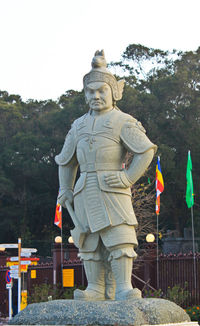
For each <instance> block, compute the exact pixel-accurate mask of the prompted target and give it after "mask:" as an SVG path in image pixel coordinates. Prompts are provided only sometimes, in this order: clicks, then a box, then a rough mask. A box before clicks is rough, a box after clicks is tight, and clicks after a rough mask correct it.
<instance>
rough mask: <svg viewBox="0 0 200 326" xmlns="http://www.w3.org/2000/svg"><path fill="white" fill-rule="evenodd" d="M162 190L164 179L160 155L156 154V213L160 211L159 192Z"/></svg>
mask: <svg viewBox="0 0 200 326" xmlns="http://www.w3.org/2000/svg"><path fill="white" fill-rule="evenodd" d="M163 190H164V181H163V176H162V172H161V166H160V157H159V156H158V161H157V165H156V214H157V215H158V214H159V212H160V194H161V193H162V192H163Z"/></svg>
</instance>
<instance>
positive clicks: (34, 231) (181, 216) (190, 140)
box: [0, 44, 200, 245]
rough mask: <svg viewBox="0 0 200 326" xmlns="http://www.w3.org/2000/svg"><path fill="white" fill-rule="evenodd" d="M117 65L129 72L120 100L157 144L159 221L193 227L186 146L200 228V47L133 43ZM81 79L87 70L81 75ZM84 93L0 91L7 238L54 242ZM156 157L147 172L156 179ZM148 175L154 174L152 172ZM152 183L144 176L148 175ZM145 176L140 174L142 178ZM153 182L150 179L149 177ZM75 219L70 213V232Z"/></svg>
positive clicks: (0, 184)
mask: <svg viewBox="0 0 200 326" xmlns="http://www.w3.org/2000/svg"><path fill="white" fill-rule="evenodd" d="M110 66H111V70H113V71H114V72H115V73H116V74H118V75H120V78H121V77H122V76H123V78H125V79H126V86H125V89H124V95H123V99H122V100H121V101H120V102H119V103H118V106H119V108H120V109H121V110H123V111H124V112H127V113H129V114H131V115H133V116H134V117H135V118H137V119H138V120H140V121H141V122H142V124H143V126H144V127H145V129H146V130H147V134H148V136H149V138H150V139H151V140H152V141H153V142H154V143H156V144H157V145H158V155H160V157H161V167H162V172H163V177H164V182H165V191H164V193H163V194H162V195H161V214H160V222H161V224H162V227H164V228H165V229H177V230H178V231H179V232H180V233H181V232H182V231H183V228H184V227H188V226H190V220H191V219H190V211H189V210H188V209H187V206H186V204H185V189H186V178H185V174H186V164H187V151H188V150H189V149H190V151H191V156H192V162H193V181H194V192H195V207H194V217H195V229H196V232H198V231H199V230H200V222H199V221H200V219H199V217H200V210H199V204H200V199H199V198H200V197H199V196H200V164H199V162H200V148H199V139H200V48H199V49H198V50H197V51H194V52H192V51H191V52H177V51H173V52H172V53H170V52H165V51H161V50H157V49H150V48H146V47H144V46H141V45H135V44H132V45H129V46H128V47H127V48H126V50H125V52H124V53H123V55H122V59H121V61H120V62H115V63H111V64H110ZM80 78H81V77H80ZM87 109H88V108H87V106H86V104H85V100H84V94H83V92H76V91H73V90H69V91H67V92H66V93H65V94H64V95H62V96H61V97H60V98H59V99H58V100H57V101H52V100H47V101H34V100H29V101H27V102H23V101H22V99H21V98H20V96H18V95H9V94H8V93H7V92H5V91H1V92H0V151H1V155H0V242H1V243H3V242H15V241H16V239H17V237H18V236H21V237H22V239H23V241H24V243H25V244H26V245H31V244H32V243H36V241H47V242H48V241H52V240H53V238H54V236H55V235H57V234H58V233H59V229H58V228H57V227H55V226H54V225H53V220H54V212H55V205H56V197H57V192H58V177H57V166H56V164H55V162H54V157H55V155H56V154H57V153H59V151H60V149H61V147H62V144H63V141H64V137H65V135H66V133H67V132H68V130H69V128H70V125H71V123H72V122H73V120H74V119H76V118H78V117H79V116H81V115H82V114H84V113H85V112H86V111H87ZM155 165H156V158H154V161H153V163H152V165H151V167H150V169H149V170H148V172H147V176H148V177H149V178H150V179H151V181H153V180H154V178H155ZM146 179H147V178H146ZM143 181H144V182H145V178H144V180H143ZM140 182H141V181H140ZM146 182H147V180H146ZM71 226H72V224H71V222H70V219H69V217H68V215H67V213H66V212H64V222H63V227H64V229H63V232H64V234H66V235H68V234H69V228H70V227H71Z"/></svg>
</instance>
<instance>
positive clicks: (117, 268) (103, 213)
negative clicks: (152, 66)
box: [55, 50, 156, 301]
mask: <svg viewBox="0 0 200 326" xmlns="http://www.w3.org/2000/svg"><path fill="white" fill-rule="evenodd" d="M83 83H84V91H85V98H86V102H87V104H88V105H89V111H88V113H86V114H84V115H83V116H82V117H80V118H79V119H77V120H75V121H74V123H73V124H72V127H71V130H70V131H69V133H68V134H67V136H66V139H65V143H64V146H63V149H62V151H61V153H60V154H59V155H57V156H56V158H55V160H56V163H57V164H58V165H59V182H60V192H59V195H58V201H59V203H60V204H61V205H62V206H63V207H67V209H68V211H69V213H70V215H71V217H72V219H73V222H74V224H75V228H74V230H72V232H71V233H72V237H73V239H74V243H75V245H76V246H77V247H78V248H79V256H80V258H81V259H82V260H83V263H84V268H85V272H86V276H87V280H88V286H87V288H86V290H85V291H81V290H76V291H75V292H74V298H75V299H77V300H88V301H89V300H109V299H111V300H114V299H115V300H127V299H132V298H135V297H141V292H140V291H139V290H138V289H133V287H132V284H131V274H132V265H133V260H134V259H135V258H136V256H137V255H136V252H135V251H134V248H135V247H136V246H137V238H136V232H135V227H136V226H137V220H136V217H135V214H134V211H133V207H132V202H131V189H130V187H131V186H132V185H133V184H134V183H135V182H136V181H137V180H138V179H139V178H140V177H141V176H142V175H143V174H144V171H145V169H146V168H147V167H148V166H149V164H150V163H151V161H152V159H153V155H154V153H155V151H156V145H154V144H153V143H152V142H151V141H150V140H149V139H148V138H147V136H146V134H145V129H144V128H143V127H142V125H141V123H140V122H138V121H137V120H136V119H134V118H133V117H132V116H130V115H128V114H125V113H123V112H122V111H120V110H119V109H118V107H117V106H116V101H118V100H120V99H121V98H122V92H123V87H124V80H119V81H117V80H116V78H115V77H114V76H113V75H112V74H111V73H110V72H109V71H108V70H107V68H106V61H105V56H104V51H103V50H102V51H96V53H95V56H94V58H93V60H92V69H91V71H90V72H89V73H88V74H86V75H85V76H84V79H83ZM127 151H129V152H132V153H133V154H134V156H133V160H132V162H131V164H130V166H129V168H128V169H125V168H124V164H123V163H124V159H125V155H126V153H127ZM78 167H79V169H80V177H79V179H78V181H77V182H76V184H75V179H76V175H77V169H78ZM74 184H75V187H74ZM73 207H74V209H73Z"/></svg>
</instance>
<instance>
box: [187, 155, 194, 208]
mask: <svg viewBox="0 0 200 326" xmlns="http://www.w3.org/2000/svg"><path fill="white" fill-rule="evenodd" d="M186 180H187V188H186V203H187V207H188V208H191V207H192V206H193V205H194V194H193V181H192V160H191V156H190V151H188V161H187V171H186Z"/></svg>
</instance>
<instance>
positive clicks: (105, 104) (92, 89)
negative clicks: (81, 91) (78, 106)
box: [85, 82, 113, 111]
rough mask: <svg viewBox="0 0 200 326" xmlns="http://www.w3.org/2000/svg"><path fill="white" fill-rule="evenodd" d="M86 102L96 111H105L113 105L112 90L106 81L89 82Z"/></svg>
mask: <svg viewBox="0 0 200 326" xmlns="http://www.w3.org/2000/svg"><path fill="white" fill-rule="evenodd" d="M85 97H86V102H87V103H88V104H89V106H90V109H91V110H94V111H104V110H107V109H111V108H112V107H113V99H112V90H111V88H110V86H109V85H108V84H106V83H104V82H93V83H89V84H88V85H87V87H86V89H85Z"/></svg>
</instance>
